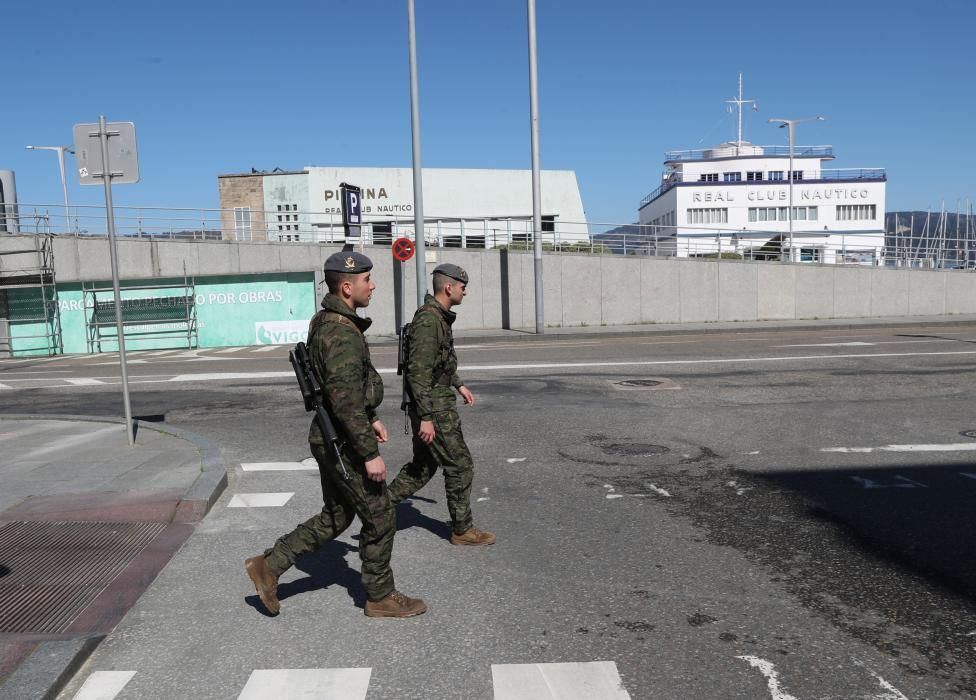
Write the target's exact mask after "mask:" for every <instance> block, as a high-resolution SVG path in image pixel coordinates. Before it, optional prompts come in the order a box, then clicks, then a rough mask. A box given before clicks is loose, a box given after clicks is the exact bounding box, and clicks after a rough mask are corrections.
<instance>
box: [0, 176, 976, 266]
mask: <svg viewBox="0 0 976 700" xmlns="http://www.w3.org/2000/svg"><path fill="white" fill-rule="evenodd" d="M824 172H827V171H820V173H819V174H820V175H823V173H824ZM829 172H836V173H863V174H864V176H865V177H866V178H869V177H874V176H877V175H879V174H883V171H882V170H881V169H867V170H838V171H829ZM824 179H826V178H821V180H824ZM842 179H847V178H842ZM803 182H808V181H806V180H804V181H803ZM783 184H786V183H783ZM967 206H968V205H967ZM282 214H283V213H282ZM679 214H680V213H679ZM278 215H279V212H278V211H277V210H275V211H270V212H259V211H251V216H250V219H249V221H250V226H249V227H247V228H246V229H245V228H243V227H241V226H238V225H237V224H236V220H235V217H234V210H220V209H206V208H200V209H193V208H178V209H171V208H163V207H148V206H144V207H116V217H115V219H116V227H117V233H118V235H119V237H120V238H121V239H123V240H125V239H153V240H159V239H185V240H197V241H204V240H212V241H221V240H223V241H252V242H260V243H262V244H283V245H287V244H289V243H306V244H307V243H342V242H344V233H343V229H342V224H341V220H340V217H339V216H338V215H331V214H329V213H328V212H316V211H296V212H289V215H290V216H293V217H294V220H291V221H289V222H288V223H285V222H282V223H280V224H279V222H278V221H277V216H278ZM271 217H274V218H273V219H272V218H271ZM330 217H331V218H330ZM269 219H271V220H270V221H269ZM20 220H21V227H20V228H21V231H22V232H27V231H29V230H30V228H31V226H27V225H25V224H26V222H28V221H38V222H43V225H41V226H40V228H42V229H44V230H45V231H47V230H49V229H50V230H51V233H53V234H55V235H65V234H68V235H75V236H81V237H94V236H104V235H105V213H104V207H98V206H72V207H71V221H72V230H71V231H58V230H56V228H55V227H56V225H57V224H58V223H61V225H62V226H63V225H64V221H65V217H64V216H63V207H62V208H61V209H60V210H59V209H58V207H56V206H54V205H50V206H42V205H24V204H21V205H20ZM794 224H795V228H794V234H793V246H792V248H793V250H794V252H793V253H792V254H791V253H790V252H789V250H788V249H789V248H790V245H789V241H788V240H785V238H786V237H787V234H786V233H785V232H784V230H783V229H784V228H785V222H783V221H778V222H777V226H776V228H773V226H772V225H771V224H766V223H763V222H757V223H753V224H749V225H748V226H749V228H747V229H741V228H740V229H738V230H737V229H735V228H734V227H730V225H729V224H712V225H686V224H684V223H681V224H680V225H679V226H677V227H676V226H674V225H670V226H665V225H650V224H645V225H640V224H619V223H601V222H573V221H564V220H562V219H558V218H557V219H555V221H549V222H544V223H543V226H544V227H545V230H543V231H542V232H541V234H540V237H541V239H542V243H543V249H544V250H545V251H547V252H552V253H573V254H586V255H635V256H657V257H705V258H707V257H718V258H719V259H722V260H727V259H730V258H735V259H744V260H769V261H773V260H780V259H784V258H785V259H790V256H791V255H792V259H793V260H795V261H802V262H815V263H822V264H832V263H837V264H858V265H865V264H870V265H885V266H890V267H910V268H934V269H971V268H972V267H974V265H976V217H973V216H969V217H967V216H966V215H964V214H962V215H955V218H953V215H952V214H948V213H946V212H943V213H942V214H940V213H938V212H935V213H931V214H928V215H925V214H923V213H919V214H917V215H915V216H913V217H912V218H911V220H909V219H908V218H904V217H903V218H900V219H899V220H897V221H895V220H894V218H893V217H892V215H888V221H887V224H885V225H882V223H881V221H879V220H874V221H845V222H844V224H845V226H847V227H848V228H853V227H855V226H859V227H860V228H861V229H863V230H846V231H840V230H834V231H830V230H825V229H824V228H823V225H824V224H827V225H828V226H832V225H833V224H832V223H828V222H827V221H820V222H818V225H819V228H818V229H816V230H814V229H813V228H812V224H810V223H809V222H806V221H800V220H795V221H794ZM279 225H280V226H286V225H287V226H289V227H291V228H290V229H289V230H278V226H279ZM808 227H810V230H803V229H804V228H808ZM2 235H3V234H0V237H2ZM399 237H406V238H410V239H413V238H414V222H413V219H409V220H407V219H403V218H399V219H396V218H390V217H384V218H382V219H379V217H376V218H373V219H370V217H364V226H363V235H362V242H363V243H364V244H365V245H372V246H390V245H391V244H392V242H393V241H394V240H395V239H396V238H399ZM424 238H425V241H426V243H427V245H428V246H430V247H433V248H467V249H508V250H514V251H519V250H531V248H532V245H533V240H534V237H533V233H532V222H531V217H530V216H528V215H526V216H516V217H506V218H491V217H488V218H473V217H472V218H465V219H463V220H461V219H458V218H456V217H455V218H450V217H443V218H437V217H428V218H427V220H426V222H425V226H424Z"/></svg>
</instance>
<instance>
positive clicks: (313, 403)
mask: <svg viewBox="0 0 976 700" xmlns="http://www.w3.org/2000/svg"><path fill="white" fill-rule="evenodd" d="M288 360H289V362H291V366H292V368H293V369H294V370H295V377H296V378H297V379H298V388H299V389H300V390H301V392H302V399H303V400H304V401H305V410H306V411H314V412H315V420H316V421H318V424H319V428H320V429H321V430H322V435H323V436H324V437H325V440H326V442H327V443H328V444H329V445H330V446H331V447H332V452H333V453H334V454H335V456H336V459H337V460H339V468H340V469H342V476H343V478H344V479H348V478H349V472H347V471H346V465H345V463H344V462H343V461H342V450H341V449H340V445H339V434H338V433H337V432H336V429H335V424H334V423H333V422H332V417H331V416H330V415H329V412H328V411H326V410H325V404H324V403H323V402H322V383H321V382H320V381H319V378H318V377H317V376H316V374H315V368H314V367H312V361H311V358H310V357H309V354H308V348H307V347H305V343H298V344H297V345H296V346H295V349H294V350H292V351H291V352H290V353H288Z"/></svg>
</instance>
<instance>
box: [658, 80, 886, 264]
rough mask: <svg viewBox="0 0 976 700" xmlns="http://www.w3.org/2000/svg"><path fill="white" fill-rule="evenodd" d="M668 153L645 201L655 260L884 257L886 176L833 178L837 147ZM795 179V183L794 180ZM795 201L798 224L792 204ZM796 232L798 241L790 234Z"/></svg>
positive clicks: (859, 172) (732, 144)
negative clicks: (659, 179) (732, 255)
mask: <svg viewBox="0 0 976 700" xmlns="http://www.w3.org/2000/svg"><path fill="white" fill-rule="evenodd" d="M731 102H732V103H733V104H735V105H736V107H737V108H738V109H739V119H740V122H739V123H740V128H739V139H738V140H736V141H728V142H725V143H721V144H719V145H717V146H715V147H713V148H706V149H699V150H689V151H669V152H668V153H666V154H665V157H664V174H663V176H662V182H661V185H660V186H659V187H658V188H657V189H655V190H654V191H653V192H651V193H650V194H648V195H647V196H646V197H644V199H642V200H641V202H640V206H639V220H640V224H641V225H642V231H643V232H644V234H645V236H646V237H647V239H648V243H647V244H646V248H647V252H649V253H651V254H658V255H674V256H678V257H695V256H715V255H717V254H719V253H737V254H739V255H742V256H744V257H746V258H750V257H751V258H757V259H781V258H782V259H789V260H792V261H795V262H823V263H835V262H837V263H840V262H847V263H863V264H873V263H875V262H876V261H878V260H880V259H881V257H882V253H883V248H884V216H885V184H886V179H887V178H886V175H885V171H884V169H883V168H842V169H834V168H829V167H828V166H829V164H830V162H831V161H832V160H833V159H834V153H833V147H831V146H794V147H793V156H792V168H791V167H790V147H789V146H758V145H755V144H752V143H749V142H748V141H743V140H742V138H741V109H742V104H743V103H744V102H749V100H742V99H741V88H740V95H739V99H738V100H735V99H733V100H731ZM791 170H792V175H791ZM791 200H792V216H791V208H790V202H791ZM791 230H792V233H791Z"/></svg>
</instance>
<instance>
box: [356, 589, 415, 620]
mask: <svg viewBox="0 0 976 700" xmlns="http://www.w3.org/2000/svg"><path fill="white" fill-rule="evenodd" d="M425 612H427V604H426V603H425V602H424V601H422V600H421V599H420V598H410V597H408V596H405V595H403V594H402V593H401V592H400V591H393V592H392V593H390V595H388V596H386V597H385V598H383V599H382V600H376V601H373V600H367V601H366V617H413V616H414V615H423V614H424V613H425Z"/></svg>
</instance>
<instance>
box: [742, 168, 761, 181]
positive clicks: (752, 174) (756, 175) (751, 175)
mask: <svg viewBox="0 0 976 700" xmlns="http://www.w3.org/2000/svg"><path fill="white" fill-rule="evenodd" d="M762 179H763V176H762V170H751V171H749V172H747V173H746V180H747V181H748V182H760V181H761V180H762Z"/></svg>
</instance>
